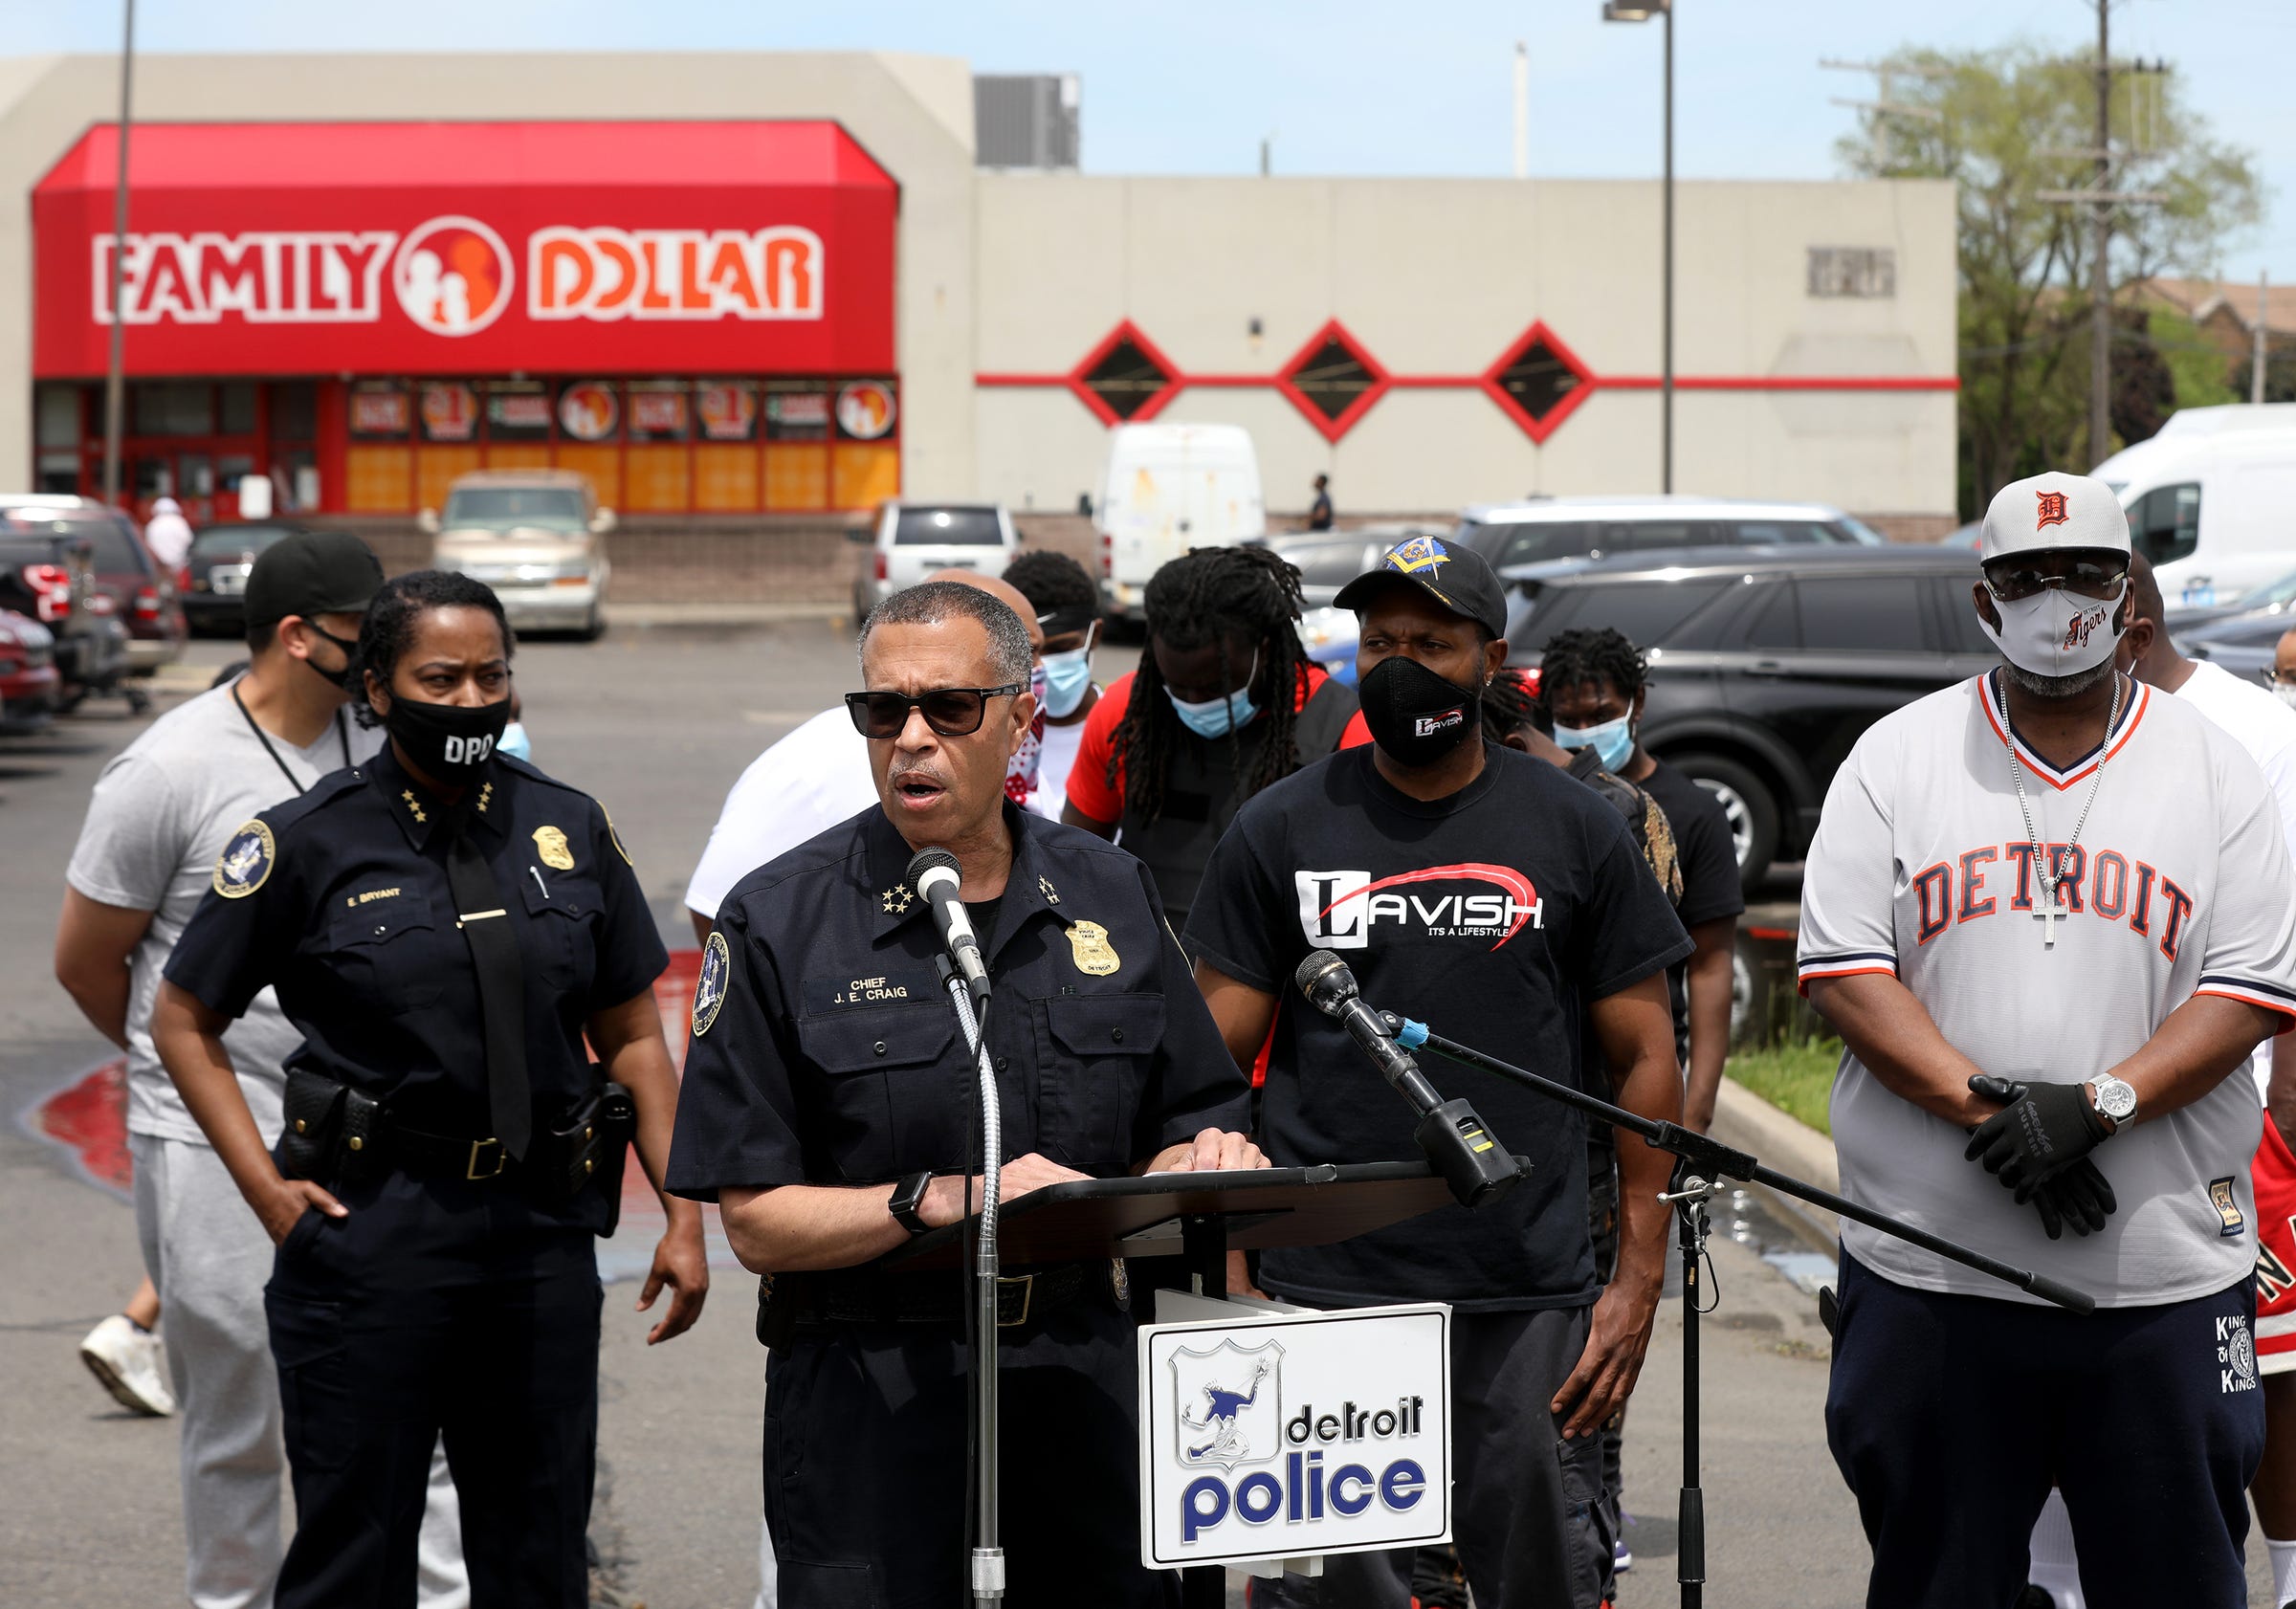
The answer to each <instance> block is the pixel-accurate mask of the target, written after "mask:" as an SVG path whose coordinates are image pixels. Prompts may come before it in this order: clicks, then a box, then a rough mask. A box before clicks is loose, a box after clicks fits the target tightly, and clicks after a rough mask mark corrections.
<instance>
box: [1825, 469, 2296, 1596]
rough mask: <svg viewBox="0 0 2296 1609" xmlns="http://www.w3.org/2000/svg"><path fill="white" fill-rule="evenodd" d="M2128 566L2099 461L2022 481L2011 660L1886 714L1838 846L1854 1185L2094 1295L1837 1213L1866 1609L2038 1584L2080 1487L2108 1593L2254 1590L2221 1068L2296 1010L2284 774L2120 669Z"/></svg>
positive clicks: (2247, 1251)
mask: <svg viewBox="0 0 2296 1609" xmlns="http://www.w3.org/2000/svg"><path fill="white" fill-rule="evenodd" d="M2129 551H2130V544H2129V527H2128V521H2127V519H2126V518H2125V517H2124V516H2123V515H2122V512H2121V509H2120V505H2119V504H2118V502H2117V501H2115V499H2114V498H2113V496H2112V493H2111V490H2110V489H2109V488H2108V487H2107V486H2105V485H2104V484H2103V483H2102V482H2100V481H2096V480H2092V479H2089V478H2086V477H2085V476H2079V475H2068V474H2043V475H2038V476H2035V477H2033V478H2032V479H2029V480H2021V481H2018V482H2016V483H2014V484H2012V485H2010V486H2007V487H2004V488H2003V489H2002V490H2001V492H2000V494H1999V495H1998V496H1996V497H1995V498H1994V500H1993V505H1992V507H1991V509H1990V510H1989V511H1988V512H1987V515H1986V518H1985V532H1984V538H1983V541H1982V544H1981V546H1980V549H1979V558H1980V561H1981V562H1982V565H1983V579H1982V580H1981V581H1980V582H1978V583H1977V584H1976V586H1975V587H1974V588H1973V592H1972V602H1973V605H1974V606H1975V607H1976V611H1977V615H1978V618H1979V619H1980V620H1981V621H1982V622H1983V623H1984V625H1985V628H1986V630H1987V632H1988V633H1989V634H1990V635H1992V636H1993V637H1994V639H1995V640H1996V641H1997V642H1998V644H1999V645H2000V650H2001V654H2002V660H2003V663H2002V664H2001V665H1999V666H1998V667H1997V668H1996V669H1995V670H1993V671H1992V672H1988V673H1987V674H1985V675H1983V676H1979V677H1976V678H1975V679H1973V680H1971V681H1968V682H1964V683H1962V684H1960V685H1958V686H1956V687H1952V688H1948V689H1946V690H1945V691H1943V692H1941V693H1936V694H1931V695H1930V696H1929V697H1927V698H1923V699H1920V700H1918V701H1917V702H1915V703H1913V704H1911V705H1909V706H1907V707H1906V708H1905V709H1902V710H1899V711H1897V712H1896V713H1895V714H1893V715H1890V716H1886V717H1885V718H1884V719H1882V720H1881V721H1879V722H1877V723H1876V724H1875V725H1874V726H1873V727H1872V729H1871V730H1870V731H1868V732H1867V733H1866V735H1865V738H1862V739H1860V741H1859V743H1858V745H1857V747H1856V748H1855V749H1854V750H1853V751H1852V752H1851V754H1850V757H1849V759H1848V760H1846V761H1845V762H1844V763H1843V766H1842V768H1841V770H1840V772H1839V773H1838V774H1837V776H1836V778H1835V780H1834V783H1833V786H1832V788H1831V789H1830V790H1829V792H1828V794H1827V796H1826V803H1825V811H1824V815H1823V817H1822V819H1821V823H1820V827H1819V831H1818V838H1817V842H1816V843H1815V844H1814V845H1813V846H1812V848H1811V850H1810V855H1809V861H1808V866H1807V870H1806V871H1805V874H1804V882H1803V891H1802V922H1801V958H1800V966H1801V979H1802V984H1803V987H1804V988H1805V990H1806V991H1807V992H1808V994H1809V996H1810V1000H1811V1003H1813V1004H1814V1005H1815V1006H1816V1007H1817V1008H1818V1010H1819V1011H1820V1012H1821V1014H1823V1015H1824V1016H1825V1018H1826V1019H1827V1020H1828V1021H1829V1022H1830V1023H1831V1024H1832V1025H1834V1027H1835V1028H1836V1029H1837V1030H1839V1031H1840V1033H1841V1034H1842V1037H1843V1041H1844V1042H1845V1045H1846V1049H1845V1051H1844V1053H1843V1058H1842V1068H1841V1071H1840V1073H1839V1075H1838V1077H1837V1079H1836V1082H1835V1086H1834V1095H1833V1130H1834V1139H1835V1144H1836V1146H1837V1148H1838V1150H1839V1153H1840V1157H1841V1166H1842V1186H1843V1193H1844V1194H1846V1195H1848V1196H1850V1197H1851V1198H1852V1199H1853V1200H1856V1201H1861V1202H1864V1203H1865V1204H1866V1205H1868V1206H1871V1207H1874V1208H1877V1209H1879V1210H1881V1211H1883V1212H1887V1213H1891V1214H1894V1215H1896V1216H1899V1217H1901V1218H1904V1219H1907V1220H1909V1221H1910V1222H1912V1223H1917V1224H1919V1225H1921V1226H1922V1227H1924V1228H1927V1229H1930V1230H1932V1231H1933V1232H1935V1233H1938V1234H1941V1235H1944V1236H1946V1237H1948V1238H1949V1239H1952V1240H1956V1241H1959V1242H1962V1243H1964V1244H1966V1245H1973V1246H1976V1247H1977V1248H1978V1249H1980V1250H1983V1251H1987V1252H1990V1253H1992V1254H1993V1255H1995V1256H1998V1257H2000V1258H2003V1259H2005V1260H2007V1261H2008V1262H2010V1263H2013V1264H2019V1265H2022V1266H2025V1267H2039V1268H2041V1269H2042V1270H2043V1271H2045V1272H2047V1273H2049V1274H2051V1275H2052V1276H2054V1277H2056V1278H2059V1279H2062V1280H2064V1281H2065V1282H2066V1283H2068V1284H2070V1285H2073V1286H2075V1287H2077V1288H2079V1289H2083V1290H2086V1291H2087V1292H2088V1293H2089V1294H2091V1295H2093V1296H2094V1297H2095V1298H2096V1300H2097V1304H2098V1308H2097V1311H2096V1313H2095V1314H2094V1315H2093V1316H2091V1317H2087V1318H2079V1317H2075V1316H2073V1315H2071V1314H2068V1313H2064V1312H2063V1311H2059V1310H2056V1309H2053V1308H2048V1307H2045V1306H2042V1305H2041V1304H2039V1303H2038V1302H2035V1301H2033V1300H2031V1299H2029V1298H2027V1297H2025V1296H2023V1295H2022V1293H2020V1292H2019V1291H2017V1290H2015V1289H2011V1288H2009V1287H2007V1286H2004V1285H2000V1284H1998V1283H1996V1282H1994V1281H1992V1280H1989V1279H1986V1278H1985V1277H1983V1276H1981V1275H1978V1274H1976V1273H1974V1272H1971V1271H1969V1270H1967V1269H1964V1268H1962V1267H1959V1266H1958V1265H1956V1264H1952V1263H1947V1262H1945V1261H1943V1260H1941V1259H1939V1258H1936V1257H1933V1256H1932V1255H1930V1254H1928V1253H1926V1252H1922V1251H1918V1250H1916V1249H1914V1248H1913V1247H1911V1246H1909V1245H1906V1244H1904V1243H1903V1242H1899V1241H1894V1240H1891V1239H1889V1238H1888V1237H1887V1236H1885V1235H1882V1234H1879V1233H1877V1232H1875V1231H1872V1230H1869V1229H1865V1228H1863V1227H1861V1226H1858V1225H1854V1224H1846V1223H1845V1224H1844V1225H1843V1236H1842V1240H1843V1254H1842V1311H1841V1320H1840V1329H1839V1333H1838V1336H1837V1340H1836V1349H1835V1354H1834V1365H1833V1378H1832V1383H1831V1388H1830V1391H1829V1394H1828V1398H1827V1403H1826V1429H1827V1439H1828V1441H1829V1443H1830V1444H1831V1445H1832V1448H1833V1452H1834V1457H1835V1461H1836V1462H1837V1463H1838V1464H1839V1465H1840V1466H1841V1468H1842V1472H1843V1477H1844V1478H1845V1479H1846V1480H1847V1481H1848V1483H1849V1486H1850V1488H1851V1490H1852V1491H1853V1492H1855V1493H1856V1495H1857V1499H1858V1507H1859V1511H1860V1514H1861V1516H1862V1518H1863V1520H1864V1522H1865V1532H1866V1536H1867V1538H1868V1540H1869V1541H1870V1542H1871V1543H1872V1545H1873V1553H1874V1566H1873V1575H1872V1578H1871V1584H1870V1586H1869V1588H1868V1592H1867V1597H1866V1602H1867V1604H1868V1605H1870V1606H1872V1609H1885V1606H1896V1605H1916V1604H1918V1605H1935V1606H1938V1609H1944V1606H1946V1605H1954V1606H1958V1605H1964V1604H1976V1603H2007V1602H2009V1601H2011V1600H2012V1599H2013V1598H2015V1597H2016V1596H2017V1594H2018V1592H2019V1591H2020V1589H2021V1587H2022V1584H2023V1582H2024V1580H2025V1574H2024V1573H2025V1565H2026V1544H2027V1539H2028V1537H2029V1536H2030V1534H2031V1532H2032V1528H2033V1522H2034V1518H2035V1516H2036V1515H2037V1514H2038V1513H2039V1512H2040V1511H2041V1508H2042V1501H2043V1500H2044V1499H2045V1497H2046V1496H2047V1494H2048V1490H2049V1487H2050V1484H2051V1483H2052V1481H2054V1482H2055V1483H2056V1484H2057V1485H2058V1486H2059V1487H2061V1488H2062V1489H2063V1490H2064V1499H2065V1504H2066V1507H2067V1509H2068V1510H2070V1513H2071V1517H2072V1525H2073V1532H2074V1535H2075V1537H2076V1539H2077V1540H2078V1542H2079V1545H2080V1553H2081V1556H2082V1558H2083V1559H2084V1560H2086V1561H2087V1563H2088V1568H2087V1569H2086V1571H2085V1573H2084V1579H2083V1587H2084V1590H2085V1592H2086V1595H2087V1599H2088V1602H2089V1603H2090V1604H2091V1605H2092V1606H2094V1609H2123V1606H2128V1609H2135V1606H2137V1605H2158V1604H2163V1603H2171V1602H2174V1603H2176V1604H2179V1605H2192V1606H2196V1609H2197V1606H2204V1605H2205V1606H2211V1609H2233V1606H2235V1605H2238V1604H2241V1603H2242V1602H2244V1601H2245V1594H2246V1588H2245V1586H2244V1584H2243V1576H2242V1572H2241V1543H2242V1541H2243V1539H2244V1538H2245V1536H2246V1533H2247V1529H2248V1513H2247V1506H2246V1503H2245V1500H2244V1496H2243V1493H2244V1490H2245V1488H2246V1486H2247V1483H2248V1480H2249V1477H2250V1476H2251V1474H2252V1473H2253V1472H2254V1470H2255V1468H2256V1464H2257V1460H2258V1458H2259V1457H2260V1455H2261V1452H2262V1448H2263V1428H2264V1424H2263V1393H2262V1392H2261V1391H2260V1390H2259V1389H2258V1387H2257V1369H2256V1357H2255V1342H2254V1337H2253V1333H2252V1332H2253V1327H2254V1322H2255V1298H2254V1293H2253V1286H2252V1283H2251V1279H2250V1274H2251V1268H2252V1265H2253V1262H2254V1259H2255V1238H2254V1235H2253V1232H2252V1229H2251V1223H2252V1222H2253V1219H2254V1207H2253V1204H2252V1201H2251V1200H2250V1196H2249V1187H2248V1162H2249V1158H2250V1157H2252V1156H2253V1155H2254V1154H2255V1150H2256V1143H2257V1135H2258V1127H2259V1119H2260V1113H2259V1112H2258V1108H2257V1101H2256V1095H2255V1091H2254V1089H2253V1087H2252V1086H2250V1085H2249V1083H2248V1081H2247V1080H2246V1079H2232V1078H2228V1077H2227V1075H2228V1074H2230V1073H2232V1072H2233V1071H2234V1070H2235V1069H2237V1068H2239V1067H2240V1066H2241V1064H2242V1062H2243V1061H2244V1060H2245V1059H2246V1057H2247V1056H2248V1054H2249V1052H2250V1051H2251V1050H2253V1049H2254V1048H2255V1047H2256V1045H2257V1044H2258V1043H2259V1042H2260V1041H2261V1040H2263V1039H2264V1038H2265V1037H2266V1036H2267V1035H2268V1034H2271V1033H2275V1032H2278V1031H2281V1030H2283V1029H2285V1027H2287V1026H2288V1025H2289V1024H2290V1022H2291V1021H2292V1020H2296V887H2292V885H2296V879H2292V878H2291V874H2290V869H2289V861H2288V852H2287V849H2286V848H2285V841H2284V839H2283V835H2282V830H2281V825H2280V814H2279V810H2278V807H2277V805H2275V804H2274V802H2273V799H2272V797H2271V795H2270V793H2269V791H2268V790H2267V789H2266V787H2265V785H2264V782H2263V777H2262V776H2261V775H2260V774H2259V773H2258V771H2257V768H2256V763H2255V761H2253V760H2250V759H2249V758H2248V756H2247V755H2246V753H2244V752H2243V751H2242V750H2241V746H2240V745H2239V744H2238V743H2237V742H2235V741H2234V740H2233V739H2232V738H2230V737H2228V736H2227V735H2226V734H2225V733H2224V732H2223V731H2221V730H2220V729H2219V728H2218V727H2217V726H2215V725H2213V724H2211V723H2210V722H2209V721H2208V720H2207V719H2206V717H2204V716H2202V715H2201V714H2200V713H2199V712H2198V711H2197V709H2195V708H2194V707H2193V706H2192V705H2190V704H2188V703H2185V702H2183V701H2182V700H2180V699H2177V698H2175V697H2173V696H2170V695H2168V694H2161V693H2159V692H2156V691H2155V690H2153V689H2152V688H2149V687H2147V686H2146V685H2144V684H2143V683H2141V682H2135V681H2131V680H2130V679H2129V678H2127V677H2125V676H2123V675H2121V674H2119V673H2118V672H2117V670H2116V668H2115V664H2114V649H2115V646H2116V644H2117V643H2118V641H2119V639H2120V637H2121V634H2122V632H2123V630H2124V629H2125V628H2126V627H2127V625H2128V621H2129V616H2130V596H2129V585H2128V576H2127V571H2128V563H2129ZM1989 1176H1990V1177H1989ZM2064 1228H2070V1229H2072V1230H2074V1231H2075V1233H2074V1234H2073V1235H2072V1236H2071V1238H2069V1239H2062V1238H2059V1237H2060V1234H2061V1231H2062V1230H2063V1229H2064Z"/></svg>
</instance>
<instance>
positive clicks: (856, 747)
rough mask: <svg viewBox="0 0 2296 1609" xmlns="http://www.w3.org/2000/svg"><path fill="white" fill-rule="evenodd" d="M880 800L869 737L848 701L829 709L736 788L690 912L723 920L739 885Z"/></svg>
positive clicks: (691, 889) (691, 894)
mask: <svg viewBox="0 0 2296 1609" xmlns="http://www.w3.org/2000/svg"><path fill="white" fill-rule="evenodd" d="M876 802H877V785H876V783H875V782H874V781H872V779H871V777H870V774H869V739H868V738H864V737H862V736H861V734H860V733H858V732H856V731H854V730H853V717H852V716H851V715H850V713H849V712H848V711H847V710H846V707H845V706H844V705H843V704H839V705H838V706H836V707H835V708H834V709H828V710H824V711H823V712H822V713H821V714H819V715H817V716H814V717H813V718H812V719H811V720H808V721H806V723H805V724H804V725H802V726H800V727H798V728H797V730H795V731H794V732H791V733H789V734H788V735H787V736H785V737H784V738H782V739H781V740H780V741H779V742H777V743H774V744H773V745H772V746H771V747H769V748H768V749H766V751H765V752H764V753H763V754H762V755H760V756H758V758H757V759H756V760H751V761H750V764H749V769H748V770H746V771H744V772H742V773H741V776H740V780H739V781H737V782H735V783H734V786H733V791H732V792H730V793H728V794H727V795H726V796H725V808H724V809H723V810H721V811H719V812H718V815H717V826H716V827H712V828H710V842H709V846H708V848H706V849H703V850H702V851H701V864H699V865H698V866H696V867H695V868H694V877H693V880H692V881H691V882H689V883H688V884H687V885H686V909H688V910H689V911H698V912H700V913H701V914H702V915H705V916H708V917H709V918H711V919H712V920H713V921H714V920H716V919H717V907H718V906H719V905H720V904H721V903H722V902H723V901H724V899H725V896H726V895H727V894H729V893H732V892H733V888H734V885H735V884H736V883H739V882H740V880H741V879H742V878H744V877H746V876H748V875H749V874H750V873H751V872H752V871H756V870H757V869H758V868H759V867H761V866H763V865H764V864H765V863H766V862H767V861H769V860H772V859H773V858H774V857H775V856H777V855H782V854H786V853H787V852H788V851H789V850H791V849H796V848H797V847H798V846H799V845H800V844H803V843H805V842H806V840H807V839H809V838H817V837H819V836H820V835H821V834H822V833H824V832H827V831H828V829H829V828H830V827H835V826H836V825H837V824H838V823H839V822H842V821H850V820H851V819H852V818H853V817H855V816H857V815H859V814H860V813H861V812H862V811H863V810H866V809H868V808H869V807H870V806H871V805H874V804H875V803H876Z"/></svg>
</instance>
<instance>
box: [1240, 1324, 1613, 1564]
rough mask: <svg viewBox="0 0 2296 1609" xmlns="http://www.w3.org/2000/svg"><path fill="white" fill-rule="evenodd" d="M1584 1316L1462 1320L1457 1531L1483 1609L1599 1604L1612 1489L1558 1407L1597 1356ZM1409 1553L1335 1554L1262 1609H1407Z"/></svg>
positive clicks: (1592, 1445)
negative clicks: (1599, 1553) (1602, 1537)
mask: <svg viewBox="0 0 2296 1609" xmlns="http://www.w3.org/2000/svg"><path fill="white" fill-rule="evenodd" d="M1588 1311H1589V1310H1587V1309H1585V1308H1551V1309H1548V1310H1546V1311H1539V1312H1455V1313H1453V1314H1452V1315H1451V1482H1452V1485H1451V1533H1452V1534H1453V1535H1454V1536H1456V1537H1458V1539H1459V1558H1460V1562H1461V1563H1462V1564H1463V1565H1465V1567H1466V1570H1467V1579H1468V1585H1469V1586H1471V1587H1472V1588H1473V1589H1474V1595H1475V1603H1476V1604H1477V1606H1478V1609H1566V1606H1571V1605H1577V1604H1593V1603H1595V1602H1597V1601H1598V1588H1597V1573H1596V1570H1595V1561H1594V1559H1593V1557H1592V1556H1591V1555H1590V1554H1589V1552H1588V1550H1587V1549H1586V1547H1585V1546H1584V1545H1583V1543H1582V1542H1581V1540H1580V1536H1581V1532H1582V1528H1583V1527H1584V1525H1585V1516H1586V1512H1587V1510H1589V1509H1591V1508H1592V1507H1593V1504H1594V1502H1595V1498H1596V1495H1597V1493H1598V1492H1599V1490H1600V1488H1601V1442H1600V1440H1599V1439H1598V1438H1596V1437H1592V1436H1582V1437H1580V1438H1578V1440H1577V1441H1573V1442H1567V1443H1566V1442H1563V1441H1560V1440H1558V1439H1557V1437H1558V1432H1559V1431H1560V1429H1561V1426H1560V1424H1559V1423H1557V1422H1556V1418H1555V1416H1554V1415H1553V1414H1551V1413H1549V1412H1548V1411H1547V1403H1548V1402H1549V1401H1551V1400H1553V1399H1554V1396H1555V1393H1556V1390H1557V1389H1559V1388H1560V1387H1561V1385H1562V1382H1563V1381H1564V1380H1565V1379H1567V1378H1570V1373H1571V1370H1572V1369H1573V1368H1574V1367H1576V1366H1577V1364H1578V1355H1579V1353H1580V1352H1581V1351H1583V1350H1584V1349H1585V1346H1586V1324H1587V1312H1588ZM1413 1557H1414V1554H1413V1550H1411V1549H1409V1548H1402V1549H1396V1550H1394V1551H1391V1552H1387V1553H1374V1554H1333V1555H1332V1556H1330V1557H1328V1558H1326V1559H1325V1560H1324V1561H1323V1576H1322V1578H1321V1579H1320V1580H1315V1579H1311V1578H1310V1577H1307V1576H1284V1577H1282V1578H1281V1579H1280V1580H1261V1581H1254V1582H1253V1583H1252V1586H1251V1601H1252V1604H1253V1606H1254V1609H1307V1606H1309V1605H1323V1606H1329V1609H1406V1606H1407V1605H1408V1604H1409V1603H1410V1601H1411V1566H1412V1560H1413Z"/></svg>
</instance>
